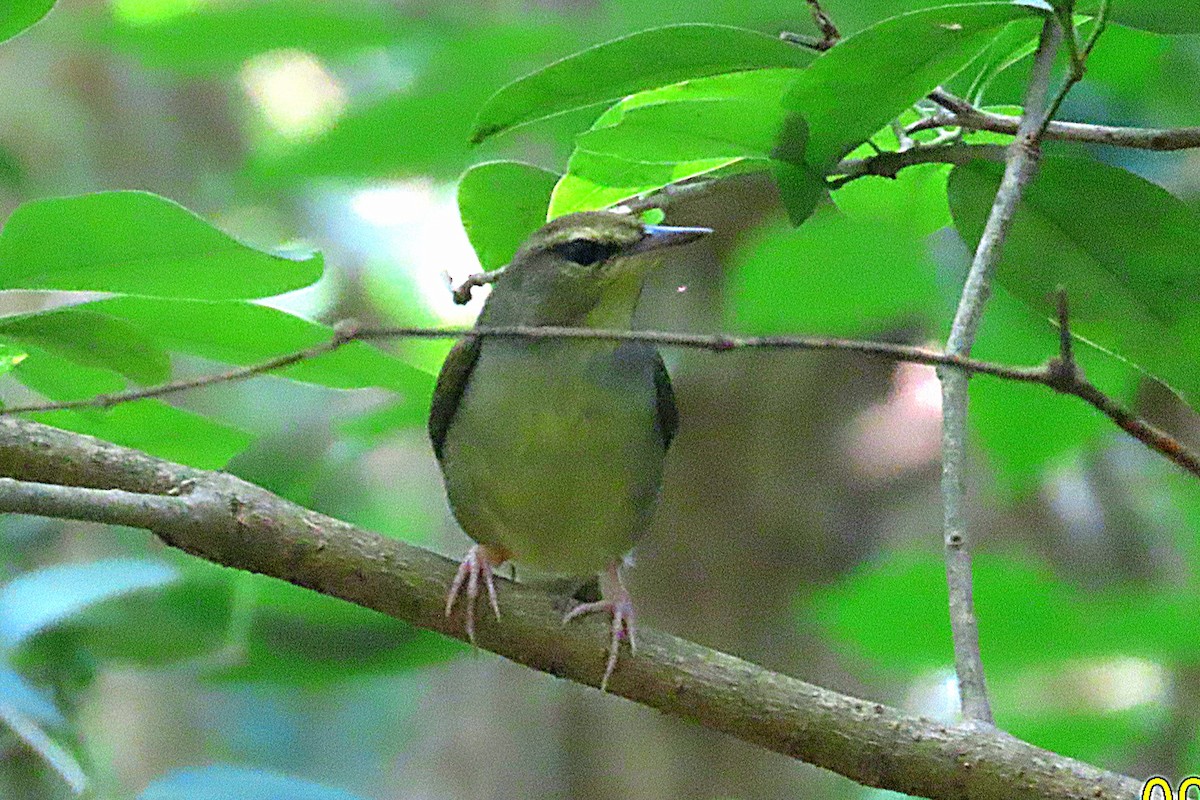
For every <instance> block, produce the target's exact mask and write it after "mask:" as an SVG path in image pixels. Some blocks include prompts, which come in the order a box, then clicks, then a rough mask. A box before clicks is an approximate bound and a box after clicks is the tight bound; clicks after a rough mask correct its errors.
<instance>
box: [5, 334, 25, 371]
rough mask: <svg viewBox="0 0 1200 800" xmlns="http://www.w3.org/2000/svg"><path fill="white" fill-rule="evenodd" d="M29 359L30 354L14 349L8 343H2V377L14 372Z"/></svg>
mask: <svg viewBox="0 0 1200 800" xmlns="http://www.w3.org/2000/svg"><path fill="white" fill-rule="evenodd" d="M27 358H29V353H27V352H26V351H24V350H21V349H19V348H16V347H13V346H12V345H11V344H9V343H7V342H0V375H7V374H8V373H10V372H12V371H13V369H15V368H16V366H17V365H18V364H20V363H21V362H22V361H24V360H25V359H27Z"/></svg>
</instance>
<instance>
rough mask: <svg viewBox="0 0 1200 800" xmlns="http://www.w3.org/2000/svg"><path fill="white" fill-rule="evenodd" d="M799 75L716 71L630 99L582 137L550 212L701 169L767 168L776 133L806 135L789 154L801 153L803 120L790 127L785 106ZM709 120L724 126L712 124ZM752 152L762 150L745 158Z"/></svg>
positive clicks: (614, 198) (626, 194)
mask: <svg viewBox="0 0 1200 800" xmlns="http://www.w3.org/2000/svg"><path fill="white" fill-rule="evenodd" d="M799 74H800V70H796V69H761V70H754V71H751V72H736V73H730V74H726V75H714V76H712V77H708V78H699V79H696V80H691V81H687V82H685V83H680V84H676V85H674V86H667V87H663V88H659V89H652V90H650V91H646V92H641V93H639V94H636V95H633V96H632V97H629V98H626V99H625V100H623V101H621V102H620V103H618V104H617V105H615V106H613V107H612V108H610V109H609V110H607V111H606V112H605V113H604V114H603V115H601V117H600V118H599V119H598V120H597V121H596V123H595V125H593V127H592V131H591V132H589V133H585V134H583V135H582V136H581V137H580V143H579V146H578V147H577V148H576V150H575V152H574V154H572V156H571V160H570V162H569V163H568V165H567V174H566V175H564V176H563V177H562V179H561V180H560V181H559V183H558V186H556V187H555V189H554V195H553V197H552V198H551V200H550V216H551V217H559V216H562V215H563V214H568V213H571V212H572V211H588V210H593V209H598V208H608V207H609V206H612V205H614V204H616V203H619V202H621V201H622V200H628V199H629V198H631V197H635V196H637V195H640V194H645V193H647V192H652V191H655V190H657V189H661V188H662V187H664V186H667V185H669V184H672V183H675V182H678V181H681V180H684V179H685V178H690V177H695V176H697V175H704V174H708V173H714V172H718V171H720V172H721V173H722V174H731V173H733V172H750V171H759V170H765V169H767V167H768V162H767V161H766V160H765V159H766V156H767V155H769V154H770V153H771V152H772V151H773V150H775V149H776V147H777V144H776V140H775V137H780V138H783V134H785V133H794V134H798V135H794V136H792V137H791V140H790V142H789V144H790V147H783V148H781V153H782V154H784V155H787V156H789V157H795V158H799V155H800V154H802V153H803V149H804V133H805V129H804V125H803V122H802V121H801V120H799V118H797V117H794V115H793V117H792V119H793V122H792V125H791V127H786V126H785V120H786V119H787V115H786V114H785V113H784V112H783V110H782V109H781V108H780V105H779V102H780V98H782V96H783V93H784V92H785V91H786V89H787V87H788V86H789V85H791V83H792V82H793V81H794V80H795V78H796V76H797V75H799ZM688 103H701V104H703V106H701V108H703V109H704V110H700V111H694V110H693V111H689V110H688V109H689V106H687V105H685V104H688ZM748 107H749V116H746V112H747V109H748ZM643 112H645V113H644V114H643ZM739 114H740V115H741V116H738V115H739ZM708 120H712V124H714V125H716V126H717V129H716V130H712V129H709V127H708V125H709V123H708ZM627 122H628V124H626V123H627ZM745 152H757V154H758V157H757V158H749V159H748V158H745V157H744V156H743V155H741V153H745ZM730 153H734V155H730ZM694 156H699V157H694Z"/></svg>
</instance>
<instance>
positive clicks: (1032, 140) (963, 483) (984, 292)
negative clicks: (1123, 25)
mask: <svg viewBox="0 0 1200 800" xmlns="http://www.w3.org/2000/svg"><path fill="white" fill-rule="evenodd" d="M1061 40H1062V27H1061V26H1060V25H1059V24H1058V22H1057V20H1055V19H1054V18H1053V17H1047V19H1046V22H1045V23H1044V24H1043V26H1042V33H1041V38H1040V39H1039V42H1038V49H1037V54H1036V55H1035V56H1034V65H1033V72H1032V74H1031V76H1030V80H1029V87H1028V88H1027V89H1026V91H1025V116H1024V117H1023V118H1022V120H1021V127H1020V129H1019V130H1018V132H1017V139H1016V141H1015V142H1014V143H1013V144H1012V146H1011V147H1010V148H1009V154H1008V163H1007V165H1006V167H1005V170H1004V178H1003V179H1002V180H1001V182H1000V189H999V190H998V191H997V193H996V200H995V202H994V203H993V204H992V211H991V214H990V215H989V216H988V220H987V224H986V225H985V226H984V230H983V235H982V236H981V237H980V239H979V246H978V247H977V248H976V250H975V258H974V260H973V262H972V264H971V270H970V272H969V273H968V275H967V280H966V282H965V284H964V285H963V291H962V297H961V298H960V300H959V304H958V310H957V311H956V312H955V315H954V323H953V325H952V327H951V330H950V338H949V339H948V340H947V342H946V352H947V353H950V354H953V355H956V356H968V355H970V353H971V345H972V344H973V343H974V341H975V334H976V333H977V331H978V330H979V322H980V320H981V319H982V317H983V310H984V307H985V306H986V304H987V300H988V297H989V296H990V295H991V283H992V274H993V273H994V272H995V268H996V265H997V264H998V263H999V261H1000V252H1001V249H1002V248H1003V246H1004V239H1005V237H1006V236H1007V235H1008V229H1009V226H1010V225H1011V223H1012V219H1013V216H1014V215H1015V213H1016V209H1017V203H1018V202H1019V200H1020V198H1021V192H1022V190H1023V188H1024V187H1025V184H1026V183H1028V182H1029V181H1030V180H1031V179H1032V178H1033V175H1034V172H1035V171H1036V169H1037V162H1038V157H1039V155H1040V152H1039V145H1038V131H1039V130H1040V127H1041V122H1042V119H1043V113H1044V112H1043V109H1044V108H1045V107H1046V106H1045V104H1046V96H1047V94H1048V91H1049V86H1050V72H1051V68H1052V67H1053V65H1054V55H1055V53H1056V52H1057V51H1058V47H1059V42H1060V41H1061ZM938 375H939V376H940V377H941V380H942V506H943V511H944V515H945V530H944V544H945V555H946V581H947V585H948V587H949V597H950V629H951V632H952V634H953V638H954V667H955V671H956V673H957V675H958V689H959V697H960V698H961V703H962V713H963V716H964V717H965V718H967V719H969V720H975V721H977V722H984V723H988V724H990V723H991V722H992V708H991V703H990V702H989V701H988V695H987V682H986V680H985V678H984V672H983V659H982V656H981V655H980V650H979V625H978V622H977V620H976V619H975V602H974V597H973V587H972V577H971V551H970V548H969V546H968V540H967V520H966V508H967V501H966V494H967V463H966V449H967V401H968V392H967V386H968V382H969V380H970V377H971V375H970V373H968V372H965V371H963V370H958V369H941V370H939V372H938Z"/></svg>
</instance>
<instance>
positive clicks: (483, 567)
mask: <svg viewBox="0 0 1200 800" xmlns="http://www.w3.org/2000/svg"><path fill="white" fill-rule="evenodd" d="M506 560H507V558H506V554H505V553H503V552H502V551H500V550H498V549H497V548H491V547H488V546H487V545H482V544H477V545H475V546H474V547H472V548H471V549H470V550H468V551H467V555H466V557H465V558H463V560H462V563H461V564H459V565H458V573H457V574H456V575H455V576H454V581H453V582H452V583H451V584H450V591H449V592H447V594H446V616H447V617H449V616H450V615H451V614H452V613H453V612H454V603H455V602H456V601H457V600H458V595H459V592H461V591H462V588H463V585H464V584H465V585H466V587H467V599H466V608H465V610H464V612H463V616H464V627H465V628H466V631H467V638H468V639H470V641H471V644H475V605H476V603H477V601H478V599H479V588H480V587H479V584H480V583H481V582H482V583H483V585H484V586H485V587H487V594H488V604H489V605H490V606H491V607H492V613H493V614H495V615H496V621H497V622H499V621H500V603H499V601H498V600H497V599H496V582H495V571H496V568H497V567H499V566H500V565H501V564H503V563H504V562H505V561H506Z"/></svg>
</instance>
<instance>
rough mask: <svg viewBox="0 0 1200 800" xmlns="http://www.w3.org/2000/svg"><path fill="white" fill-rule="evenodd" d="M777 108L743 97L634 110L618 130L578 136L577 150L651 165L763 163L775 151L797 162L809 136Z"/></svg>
mask: <svg viewBox="0 0 1200 800" xmlns="http://www.w3.org/2000/svg"><path fill="white" fill-rule="evenodd" d="M777 102H778V101H777V99H776V98H768V99H767V100H766V102H763V98H758V97H753V96H751V95H749V94H747V95H733V96H730V97H725V98H720V99H715V98H713V99H709V98H701V99H694V100H680V101H676V102H665V103H654V104H651V105H643V106H638V107H637V108H633V109H630V110H628V111H626V112H625V114H624V116H623V118H622V119H621V121H620V123H619V124H617V125H613V126H608V127H602V128H596V129H593V130H591V131H588V132H587V133H584V134H582V135H580V137H579V148H580V149H581V150H587V151H590V152H593V153H607V154H610V155H615V156H618V157H620V158H623V159H625V160H627V161H641V162H646V163H651V164H654V163H678V162H681V161H697V160H700V159H730V160H732V159H739V158H758V159H767V158H772V157H774V156H775V155H776V151H777V150H785V151H787V153H786V154H787V156H788V157H789V159H790V160H798V159H799V158H801V157H803V153H804V142H805V139H806V136H807V135H806V132H805V125H804V121H803V119H801V118H800V117H798V116H796V115H791V116H790V117H789V116H787V115H785V114H783V113H782V111H781V110H779V109H778V106H777V105H776V103H777Z"/></svg>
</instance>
